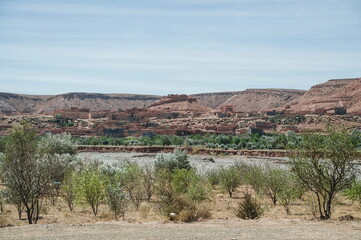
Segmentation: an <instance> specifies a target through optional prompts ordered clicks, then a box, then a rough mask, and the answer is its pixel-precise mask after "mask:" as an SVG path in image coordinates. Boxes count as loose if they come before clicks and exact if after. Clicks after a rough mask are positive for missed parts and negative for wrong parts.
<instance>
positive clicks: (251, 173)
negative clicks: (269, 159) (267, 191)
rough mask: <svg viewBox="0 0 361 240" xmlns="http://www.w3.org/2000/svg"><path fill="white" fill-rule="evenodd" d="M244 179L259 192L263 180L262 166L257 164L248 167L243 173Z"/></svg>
mask: <svg viewBox="0 0 361 240" xmlns="http://www.w3.org/2000/svg"><path fill="white" fill-rule="evenodd" d="M245 181H246V182H247V183H248V184H249V185H251V186H252V188H253V189H254V190H255V191H256V192H257V193H261V192H262V189H263V186H264V182H265V176H264V173H263V170H262V168H261V167H259V166H251V167H249V168H248V171H247V173H245Z"/></svg>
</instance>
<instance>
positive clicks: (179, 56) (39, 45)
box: [0, 0, 361, 95]
mask: <svg viewBox="0 0 361 240" xmlns="http://www.w3.org/2000/svg"><path fill="white" fill-rule="evenodd" d="M360 76H361V1H360V0H118V1H117V0H0V84H1V85H0V86H1V88H0V91H1V92H15V93H27V94H59V93H65V92H101V93H142V94H160V95H163V94H168V93H187V94H190V93H199V92H216V91H236V90H244V89H246V88H297V89H308V88H309V87H311V86H312V85H314V84H317V83H321V82H324V81H326V80H328V79H331V78H346V77H360Z"/></svg>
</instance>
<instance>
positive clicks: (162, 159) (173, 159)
mask: <svg viewBox="0 0 361 240" xmlns="http://www.w3.org/2000/svg"><path fill="white" fill-rule="evenodd" d="M155 169H156V171H159V170H160V169H166V170H167V171H169V172H174V171H175V170H176V169H191V165H190V162H189V160H188V156H187V154H186V153H185V152H183V151H180V150H175V151H174V153H173V154H168V155H165V154H158V155H157V157H156V161H155Z"/></svg>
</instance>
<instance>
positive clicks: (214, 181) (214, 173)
mask: <svg viewBox="0 0 361 240" xmlns="http://www.w3.org/2000/svg"><path fill="white" fill-rule="evenodd" d="M206 178H207V180H208V182H209V183H210V184H211V185H212V187H214V186H216V185H218V184H219V172H218V170H217V169H212V170H210V171H208V172H207V173H206Z"/></svg>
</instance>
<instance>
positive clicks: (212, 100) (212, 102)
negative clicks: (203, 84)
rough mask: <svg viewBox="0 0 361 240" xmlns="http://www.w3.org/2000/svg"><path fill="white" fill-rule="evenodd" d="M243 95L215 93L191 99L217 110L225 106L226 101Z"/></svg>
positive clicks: (195, 96)
mask: <svg viewBox="0 0 361 240" xmlns="http://www.w3.org/2000/svg"><path fill="white" fill-rule="evenodd" d="M238 93H241V92H240V91H238V92H214V93H199V94H193V95H190V96H191V97H194V98H197V100H198V102H200V103H201V104H203V105H205V106H207V107H210V108H213V109H217V108H219V107H220V106H222V105H223V104H224V102H225V101H227V100H228V99H230V98H231V97H233V96H234V95H236V94H238Z"/></svg>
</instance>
